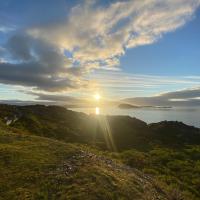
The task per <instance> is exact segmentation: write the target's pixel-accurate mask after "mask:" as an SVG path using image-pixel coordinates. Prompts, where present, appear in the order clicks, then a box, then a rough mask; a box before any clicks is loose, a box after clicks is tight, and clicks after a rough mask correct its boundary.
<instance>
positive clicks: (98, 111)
mask: <svg viewBox="0 0 200 200" xmlns="http://www.w3.org/2000/svg"><path fill="white" fill-rule="evenodd" d="M95 113H96V115H99V114H100V109H99V107H96V108H95Z"/></svg>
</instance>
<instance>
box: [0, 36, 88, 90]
mask: <svg viewBox="0 0 200 200" xmlns="http://www.w3.org/2000/svg"><path fill="white" fill-rule="evenodd" d="M6 49H7V59H8V60H9V61H11V62H9V61H4V62H1V63H0V81H1V83H5V84H14V85H23V86H29V87H34V88H36V89H38V90H47V91H63V90H67V89H69V88H70V89H73V88H79V87H81V86H82V85H84V84H86V82H84V81H81V83H80V81H79V77H77V76H76V74H77V73H78V72H77V71H78V69H77V68H75V67H73V68H72V62H71V61H70V59H68V58H67V57H66V56H65V55H64V52H63V51H61V49H59V48H57V47H56V46H53V45H51V44H49V43H46V42H44V41H42V40H35V39H33V38H31V37H29V36H27V35H26V34H18V35H14V36H13V37H11V38H10V39H9V40H8V42H7V44H6ZM79 71H80V70H79Z"/></svg>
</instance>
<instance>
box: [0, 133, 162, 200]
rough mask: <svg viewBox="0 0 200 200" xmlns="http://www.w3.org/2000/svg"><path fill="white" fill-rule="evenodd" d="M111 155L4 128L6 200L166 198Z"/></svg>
mask: <svg viewBox="0 0 200 200" xmlns="http://www.w3.org/2000/svg"><path fill="white" fill-rule="evenodd" d="M106 154H108V153H106V152H101V151H99V150H97V149H92V148H91V147H88V146H85V145H80V144H67V143H64V142H60V141H56V140H52V139H47V138H42V137H38V136H29V135H20V134H14V133H5V132H4V131H3V132H2V130H1V133H0V177H1V179H0V197H1V199H4V200H7V199H10V200H11V199H12V200H14V199H17V200H19V199H67V200H68V199H76V200H79V199H80V200H83V199H99V200H102V199H121V200H122V199H124V200H128V199H130V200H132V199H133V197H134V199H146V197H145V195H146V193H147V192H149V194H151V195H157V196H158V195H160V196H161V199H165V194H159V193H158V192H157V190H156V188H155V187H154V185H153V184H152V183H151V182H149V181H148V180H146V179H145V176H144V175H143V174H139V175H138V173H135V172H134V171H132V170H128V169H126V166H124V165H123V164H121V162H120V161H117V160H115V159H110V157H109V156H106ZM67 166H71V167H72V169H68V167H67ZM143 176H144V177H143ZM141 180H142V181H143V182H142V181H141ZM148 196H149V195H148Z"/></svg>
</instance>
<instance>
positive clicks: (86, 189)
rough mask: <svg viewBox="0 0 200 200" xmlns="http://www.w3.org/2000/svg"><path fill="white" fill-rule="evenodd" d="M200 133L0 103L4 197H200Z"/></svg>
mask: <svg viewBox="0 0 200 200" xmlns="http://www.w3.org/2000/svg"><path fill="white" fill-rule="evenodd" d="M199 176H200V130H199V129H197V128H195V127H191V126H187V125H185V124H183V123H181V122H160V123H155V124H150V125H147V124H146V123H145V122H143V121H141V120H138V119H136V118H131V117H128V116H94V115H86V114H83V113H77V112H73V111H70V110H66V109H65V108H62V107H58V106H42V105H36V106H22V107H20V106H10V105H0V177H1V178H0V199H74V200H79V199H80V200H82V199H83V200H84V199H88V200H90V199H99V200H104V199H106V200H107V199H120V200H123V199H124V200H126V199H127V200H129V199H130V200H133V199H146V200H147V199H168V200H181V199H183V200H184V199H185V200H186V199H188V200H190V199H191V200H193V199H194V200H197V199H200V177H199Z"/></svg>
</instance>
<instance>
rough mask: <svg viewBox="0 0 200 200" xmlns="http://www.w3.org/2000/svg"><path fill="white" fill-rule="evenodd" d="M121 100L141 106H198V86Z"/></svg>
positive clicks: (199, 99) (199, 97)
mask: <svg viewBox="0 0 200 200" xmlns="http://www.w3.org/2000/svg"><path fill="white" fill-rule="evenodd" d="M123 101H125V102H128V103H132V104H137V105H142V106H145V105H151V106H200V87H197V88H189V89H185V90H180V91H175V92H168V93H163V94H160V95H157V96H152V97H136V98H127V99H124V100H123Z"/></svg>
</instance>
